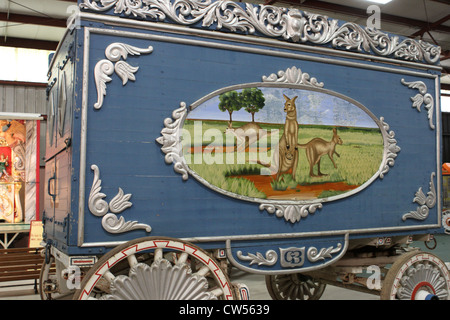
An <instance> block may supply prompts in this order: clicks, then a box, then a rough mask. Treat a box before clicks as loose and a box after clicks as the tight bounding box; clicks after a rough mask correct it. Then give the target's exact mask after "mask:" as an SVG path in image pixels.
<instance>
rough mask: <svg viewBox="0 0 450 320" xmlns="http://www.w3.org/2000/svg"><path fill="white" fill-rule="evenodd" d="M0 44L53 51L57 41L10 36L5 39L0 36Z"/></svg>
mask: <svg viewBox="0 0 450 320" xmlns="http://www.w3.org/2000/svg"><path fill="white" fill-rule="evenodd" d="M0 46H3V47H16V48H27V49H39V50H50V51H54V50H56V47H57V46H58V42H56V41H46V40H33V39H24V38H12V37H7V38H6V40H5V39H4V37H0Z"/></svg>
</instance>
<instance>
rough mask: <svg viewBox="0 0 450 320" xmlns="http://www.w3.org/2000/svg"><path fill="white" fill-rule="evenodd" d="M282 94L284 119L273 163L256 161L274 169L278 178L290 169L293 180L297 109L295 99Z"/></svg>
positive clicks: (295, 157)
mask: <svg viewBox="0 0 450 320" xmlns="http://www.w3.org/2000/svg"><path fill="white" fill-rule="evenodd" d="M283 96H284V99H285V100H286V102H285V104H284V112H286V121H285V124H284V132H283V135H282V136H281V138H280V141H279V143H278V150H276V152H274V156H273V163H272V164H266V163H262V162H260V161H258V163H259V164H261V165H263V166H265V167H268V168H269V167H270V168H272V169H276V171H277V177H276V179H277V180H278V179H279V178H280V175H281V174H282V173H284V172H287V171H289V170H290V169H292V178H293V179H294V180H295V172H296V171H297V164H298V147H297V145H298V122H297V109H296V106H295V100H296V99H297V97H294V98H292V99H290V98H288V97H287V96H285V95H284V94H283Z"/></svg>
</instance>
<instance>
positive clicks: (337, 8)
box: [266, 0, 450, 33]
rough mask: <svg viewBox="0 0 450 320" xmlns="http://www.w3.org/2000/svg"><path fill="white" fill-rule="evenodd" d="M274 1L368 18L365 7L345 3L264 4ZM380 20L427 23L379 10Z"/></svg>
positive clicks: (297, 0) (447, 29)
mask: <svg viewBox="0 0 450 320" xmlns="http://www.w3.org/2000/svg"><path fill="white" fill-rule="evenodd" d="M276 2H282V3H288V4H292V5H297V6H300V7H305V8H312V9H320V10H326V11H332V12H338V13H341V14H347V15H350V16H355V17H360V18H368V17H369V16H368V14H367V12H366V10H365V9H359V8H353V7H349V6H345V5H340V4H335V3H330V2H324V1H319V0H305V1H303V2H302V1H301V0H280V1H278V0H266V4H274V3H276ZM381 21H382V22H383V21H384V22H390V23H395V24H401V25H407V26H411V27H417V28H421V29H423V28H426V27H428V23H427V22H426V21H421V20H416V19H410V18H405V17H401V16H396V15H392V14H386V13H383V12H381ZM434 30H435V31H441V32H446V33H450V27H447V26H444V25H438V26H436V27H435V28H434Z"/></svg>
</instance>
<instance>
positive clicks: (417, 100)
mask: <svg viewBox="0 0 450 320" xmlns="http://www.w3.org/2000/svg"><path fill="white" fill-rule="evenodd" d="M401 82H402V84H403V85H405V86H408V88H413V89H418V90H419V93H418V94H416V95H415V96H414V97H411V101H412V102H413V104H412V107H413V108H415V109H417V111H419V112H420V111H421V110H420V107H421V106H422V104H424V103H425V108H426V109H427V110H428V121H429V122H430V128H431V129H433V130H434V129H435V125H434V124H433V112H434V99H433V96H432V95H431V94H429V93H427V90H428V89H427V86H426V85H425V83H423V82H422V81H412V82H406V81H405V79H402V80H401Z"/></svg>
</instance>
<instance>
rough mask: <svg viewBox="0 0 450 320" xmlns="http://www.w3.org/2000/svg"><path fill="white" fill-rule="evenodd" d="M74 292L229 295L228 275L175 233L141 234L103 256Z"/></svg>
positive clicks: (88, 295)
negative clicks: (172, 236) (173, 236)
mask: <svg viewBox="0 0 450 320" xmlns="http://www.w3.org/2000/svg"><path fill="white" fill-rule="evenodd" d="M126 266H128V267H126ZM99 292H101V293H102V294H101V296H100V297H98V295H99ZM96 296H97V297H96ZM75 298H76V299H81V300H84V299H92V298H94V299H95V298H100V299H111V300H122V299H129V300H139V299H145V300H149V299H157V300H164V299H168V300H176V299H183V300H189V299H208V300H209V299H226V300H230V299H233V292H232V289H231V284H230V281H229V279H228V277H227V276H226V275H225V273H224V272H223V271H222V270H221V269H220V267H219V264H218V263H217V262H216V261H215V260H214V259H213V258H211V257H210V256H209V255H208V254H207V253H206V252H205V251H204V250H202V249H200V248H198V247H196V246H194V245H192V244H190V243H188V242H184V241H181V240H177V239H169V238H143V239H138V240H135V241H131V242H128V243H126V244H125V245H122V246H119V247H117V248H115V249H113V250H111V251H110V252H109V253H108V254H106V255H105V256H103V257H102V258H101V259H100V260H99V261H98V262H97V263H96V264H95V266H94V267H92V268H91V270H90V271H89V272H88V274H87V275H86V277H85V278H84V280H83V282H82V284H81V289H80V290H78V291H77V292H76V293H75Z"/></svg>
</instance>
